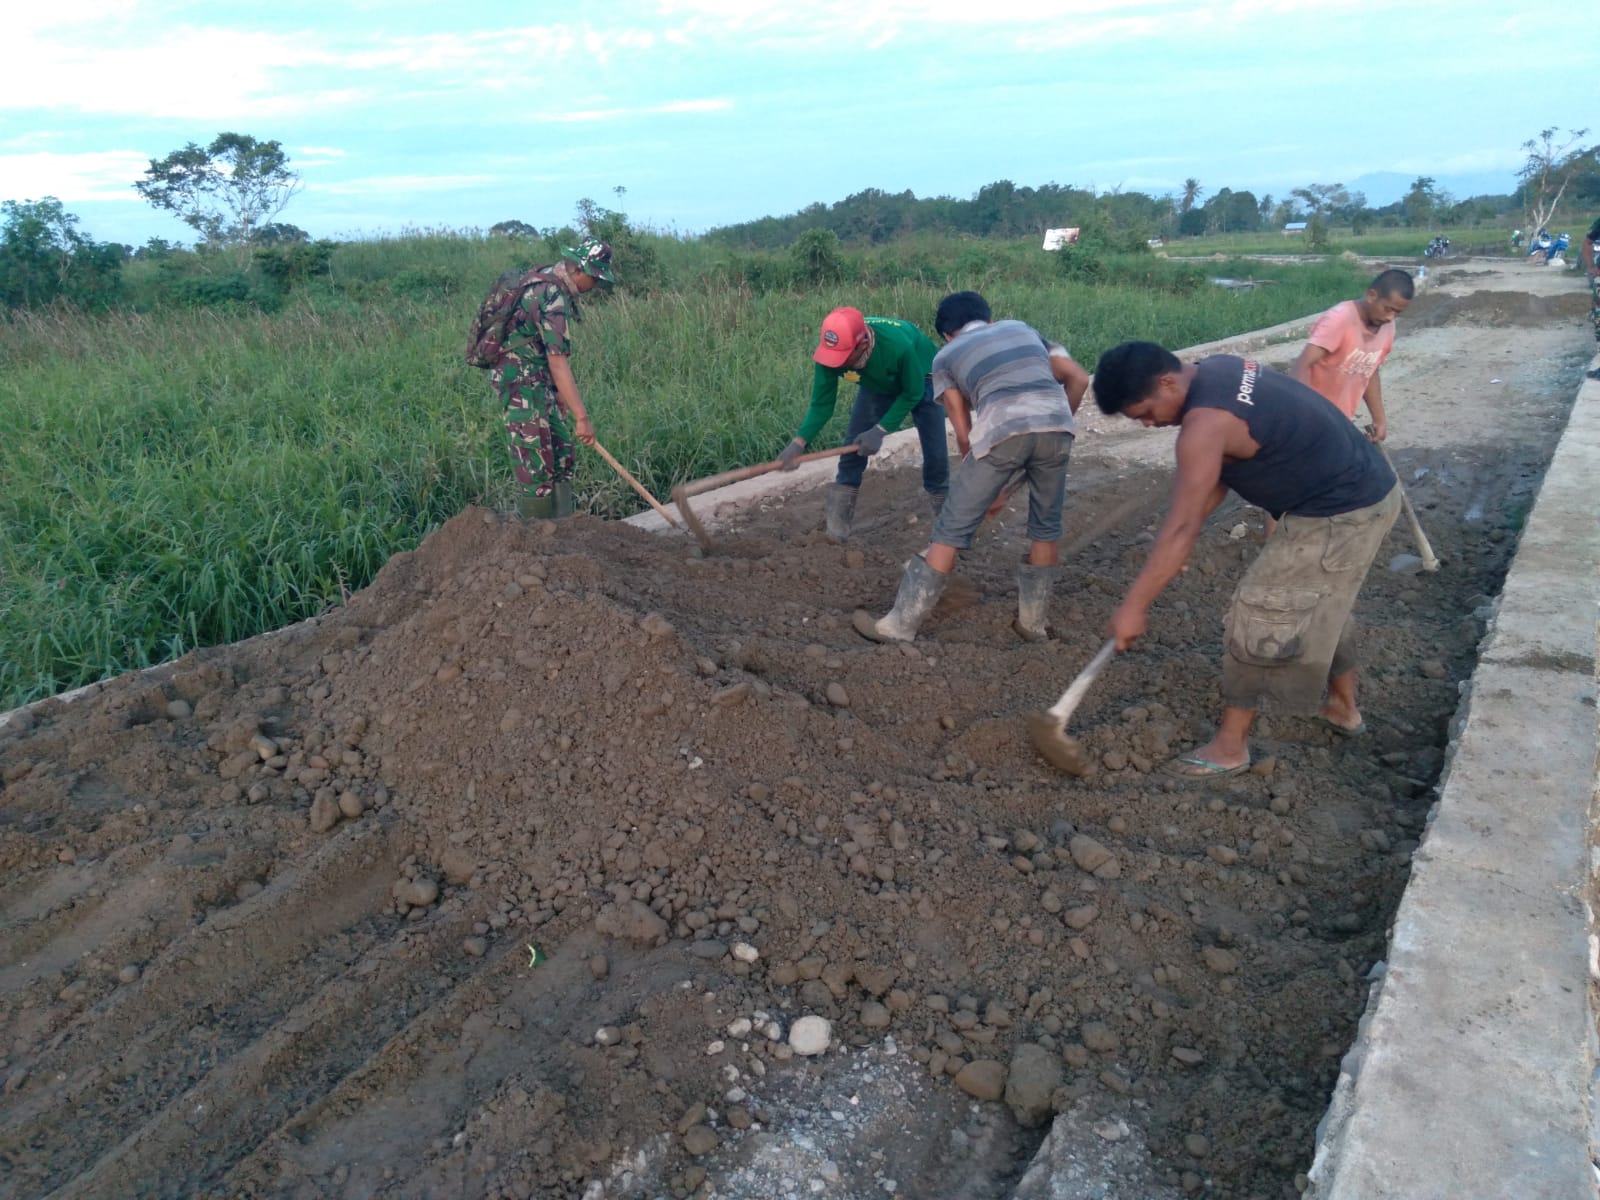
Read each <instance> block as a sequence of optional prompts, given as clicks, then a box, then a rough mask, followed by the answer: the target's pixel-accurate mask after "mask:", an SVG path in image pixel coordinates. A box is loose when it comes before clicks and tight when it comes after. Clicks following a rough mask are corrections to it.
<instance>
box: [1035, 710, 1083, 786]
mask: <svg viewBox="0 0 1600 1200" xmlns="http://www.w3.org/2000/svg"><path fill="white" fill-rule="evenodd" d="M1028 736H1029V737H1030V738H1032V739H1033V746H1034V749H1035V750H1037V751H1038V752H1039V756H1040V757H1041V758H1043V759H1044V760H1045V762H1047V763H1049V764H1050V765H1051V766H1052V767H1054V768H1055V769H1056V770H1058V771H1065V772H1066V773H1067V774H1068V775H1073V776H1082V775H1085V774H1087V773H1088V770H1089V756H1088V755H1087V754H1086V753H1085V752H1084V749H1083V747H1082V746H1081V745H1080V744H1079V742H1078V739H1077V738H1075V737H1070V736H1068V734H1067V731H1066V729H1065V728H1064V727H1063V726H1062V724H1061V722H1060V721H1058V720H1057V719H1056V718H1055V717H1052V716H1051V715H1050V714H1049V713H1047V712H1036V713H1029V714H1028Z"/></svg>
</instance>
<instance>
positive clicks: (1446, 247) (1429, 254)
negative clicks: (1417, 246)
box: [1422, 237, 1450, 258]
mask: <svg viewBox="0 0 1600 1200" xmlns="http://www.w3.org/2000/svg"><path fill="white" fill-rule="evenodd" d="M1449 253H1450V239H1449V238H1447V237H1436V238H1434V239H1433V241H1431V242H1429V243H1428V248H1427V249H1426V250H1424V251H1423V252H1422V256H1423V257H1424V258H1443V257H1444V256H1445V255H1447V254H1449Z"/></svg>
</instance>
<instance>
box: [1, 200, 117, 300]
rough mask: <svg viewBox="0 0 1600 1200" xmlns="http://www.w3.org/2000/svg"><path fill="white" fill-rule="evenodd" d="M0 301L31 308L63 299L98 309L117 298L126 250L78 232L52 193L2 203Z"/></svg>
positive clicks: (76, 220) (76, 223)
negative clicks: (30, 198) (31, 198)
mask: <svg viewBox="0 0 1600 1200" xmlns="http://www.w3.org/2000/svg"><path fill="white" fill-rule="evenodd" d="M0 216H3V218H4V220H3V223H0V304H4V305H5V306H6V307H8V308H32V307H35V306H38V305H44V304H49V303H51V302H52V301H55V300H65V301H67V302H68V303H70V304H75V305H77V306H78V307H80V308H99V307H103V306H105V305H107V304H109V303H110V302H111V301H112V300H114V299H115V298H116V295H117V289H118V288H119V286H120V284H121V271H122V259H123V249H122V247H121V246H118V245H114V244H111V243H104V244H101V243H97V242H95V241H93V240H92V239H90V238H87V237H85V236H84V235H83V234H82V233H80V232H79V231H78V218H77V217H75V216H73V215H72V214H71V213H69V212H67V211H66V209H64V208H63V207H62V206H61V201H59V200H57V199H56V198H55V197H54V196H46V197H45V198H44V199H43V200H24V201H21V202H19V201H16V200H7V201H6V202H5V203H4V204H0Z"/></svg>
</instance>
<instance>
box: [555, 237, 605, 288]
mask: <svg viewBox="0 0 1600 1200" xmlns="http://www.w3.org/2000/svg"><path fill="white" fill-rule="evenodd" d="M561 253H562V255H563V256H564V257H566V258H570V259H571V260H572V261H573V262H575V263H577V264H578V270H580V271H582V272H583V273H584V274H585V275H593V276H594V277H595V278H596V279H598V280H600V281H601V282H602V283H608V284H609V283H615V282H616V281H615V280H614V279H613V278H612V276H611V243H610V242H602V241H601V240H600V239H599V238H584V239H583V241H581V242H579V243H578V244H577V246H576V247H573V246H568V247H566V248H565V249H564V250H562V251H561Z"/></svg>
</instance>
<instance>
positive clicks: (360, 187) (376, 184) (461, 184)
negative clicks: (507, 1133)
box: [306, 175, 538, 196]
mask: <svg viewBox="0 0 1600 1200" xmlns="http://www.w3.org/2000/svg"><path fill="white" fill-rule="evenodd" d="M497 181H498V180H497V177H496V176H494V175H369V176H367V177H366V178H364V179H347V180H345V181H343V182H342V183H313V184H307V185H306V191H308V192H326V193H328V194H329V195H334V196H366V195H371V194H373V193H390V194H399V193H402V192H447V191H452V190H454V189H456V188H469V187H480V186H482V185H484V184H488V183H495V182H497ZM534 181H535V182H538V179H537V177H535V180H534Z"/></svg>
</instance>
